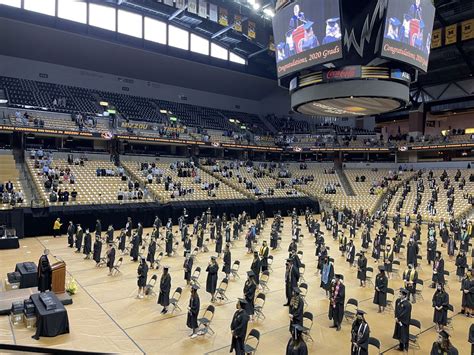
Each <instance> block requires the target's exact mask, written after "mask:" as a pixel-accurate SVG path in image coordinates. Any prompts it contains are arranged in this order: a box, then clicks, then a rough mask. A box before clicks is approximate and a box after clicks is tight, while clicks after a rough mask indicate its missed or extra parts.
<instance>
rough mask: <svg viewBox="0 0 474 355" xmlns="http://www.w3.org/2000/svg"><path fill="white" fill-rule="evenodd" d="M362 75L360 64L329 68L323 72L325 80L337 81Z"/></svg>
mask: <svg viewBox="0 0 474 355" xmlns="http://www.w3.org/2000/svg"><path fill="white" fill-rule="evenodd" d="M361 75H362V70H361V67H360V66H350V67H344V68H339V69H329V70H327V71H325V72H323V80H324V81H326V82H327V81H337V80H348V79H357V78H360V77H361Z"/></svg>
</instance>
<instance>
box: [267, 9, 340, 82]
mask: <svg viewBox="0 0 474 355" xmlns="http://www.w3.org/2000/svg"><path fill="white" fill-rule="evenodd" d="M273 36H274V38H275V47H276V61H277V72H278V77H279V78H281V77H283V76H287V75H289V74H291V73H294V72H297V71H300V70H302V69H305V68H308V67H311V66H314V65H318V64H324V63H329V62H331V61H334V60H337V59H340V58H342V40H341V19H340V8H339V1H334V0H299V1H295V2H292V3H291V4H290V5H288V6H286V7H285V8H283V9H282V10H280V11H279V12H278V13H277V14H276V15H275V17H274V18H273Z"/></svg>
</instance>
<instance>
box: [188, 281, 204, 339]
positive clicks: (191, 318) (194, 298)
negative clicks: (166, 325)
mask: <svg viewBox="0 0 474 355" xmlns="http://www.w3.org/2000/svg"><path fill="white" fill-rule="evenodd" d="M198 290H199V286H198V285H193V286H192V287H191V297H190V298H189V305H188V316H187V319H186V326H187V327H188V328H191V329H192V330H193V332H192V333H191V334H189V337H190V338H191V339H194V338H196V337H197V336H198V334H197V329H198V314H199V308H201V300H200V299H199V295H198V292H197V291H198Z"/></svg>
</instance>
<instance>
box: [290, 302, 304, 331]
mask: <svg viewBox="0 0 474 355" xmlns="http://www.w3.org/2000/svg"><path fill="white" fill-rule="evenodd" d="M289 312H290V314H291V315H292V316H293V319H292V320H291V321H290V332H292V331H293V325H295V324H299V325H303V312H304V301H303V299H302V298H301V297H300V296H298V297H297V299H295V298H292V299H291V302H290V308H289Z"/></svg>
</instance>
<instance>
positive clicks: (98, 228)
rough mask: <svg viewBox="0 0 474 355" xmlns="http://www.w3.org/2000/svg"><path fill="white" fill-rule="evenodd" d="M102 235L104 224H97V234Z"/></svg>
mask: <svg viewBox="0 0 474 355" xmlns="http://www.w3.org/2000/svg"><path fill="white" fill-rule="evenodd" d="M101 233H102V224H101V223H100V222H97V223H96V224H95V234H96V235H99V236H100V235H101Z"/></svg>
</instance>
